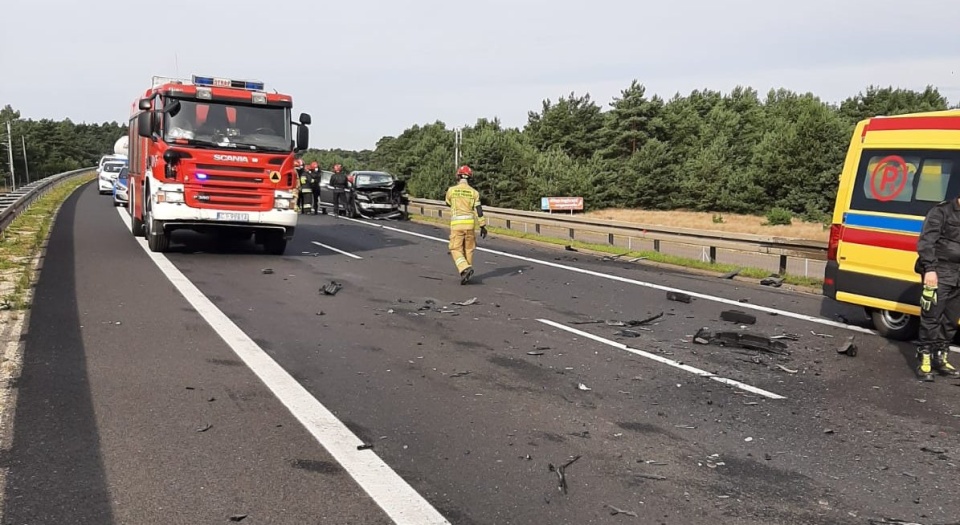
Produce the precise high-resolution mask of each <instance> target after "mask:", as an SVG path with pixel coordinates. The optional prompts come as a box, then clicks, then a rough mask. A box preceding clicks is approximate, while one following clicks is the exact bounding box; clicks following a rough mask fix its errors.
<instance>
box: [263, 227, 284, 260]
mask: <svg viewBox="0 0 960 525" xmlns="http://www.w3.org/2000/svg"><path fill="white" fill-rule="evenodd" d="M263 250H264V251H265V252H267V253H268V254H270V255H283V252H285V251H287V239H285V238H284V237H283V232H279V231H278V232H267V234H266V235H264V239H263Z"/></svg>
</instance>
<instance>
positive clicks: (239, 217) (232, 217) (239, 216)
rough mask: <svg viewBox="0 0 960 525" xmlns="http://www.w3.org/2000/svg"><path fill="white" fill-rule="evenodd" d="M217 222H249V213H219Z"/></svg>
mask: <svg viewBox="0 0 960 525" xmlns="http://www.w3.org/2000/svg"><path fill="white" fill-rule="evenodd" d="M217 220H219V221H249V220H250V214H249V213H230V212H224V211H219V212H217Z"/></svg>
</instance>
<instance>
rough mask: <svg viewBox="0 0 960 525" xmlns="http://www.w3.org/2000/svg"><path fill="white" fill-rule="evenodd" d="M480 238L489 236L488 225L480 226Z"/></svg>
mask: <svg viewBox="0 0 960 525" xmlns="http://www.w3.org/2000/svg"><path fill="white" fill-rule="evenodd" d="M480 238H481V239H486V238H487V227H486V226H481V227H480Z"/></svg>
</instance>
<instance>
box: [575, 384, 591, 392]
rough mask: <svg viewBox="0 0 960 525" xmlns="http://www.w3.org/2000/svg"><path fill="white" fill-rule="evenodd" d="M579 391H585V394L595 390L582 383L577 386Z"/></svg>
mask: <svg viewBox="0 0 960 525" xmlns="http://www.w3.org/2000/svg"><path fill="white" fill-rule="evenodd" d="M577 390H583V391H584V392H589V391H591V390H593V389H592V388H590V387H588V386H587V385H585V384H583V383H580V384H578V385H577Z"/></svg>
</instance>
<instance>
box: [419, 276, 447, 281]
mask: <svg viewBox="0 0 960 525" xmlns="http://www.w3.org/2000/svg"><path fill="white" fill-rule="evenodd" d="M418 277H420V278H421V279H430V280H431V281H442V280H443V279H441V278H440V277H432V276H430V275H419V276H418Z"/></svg>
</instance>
